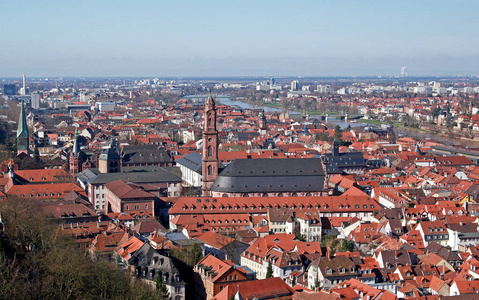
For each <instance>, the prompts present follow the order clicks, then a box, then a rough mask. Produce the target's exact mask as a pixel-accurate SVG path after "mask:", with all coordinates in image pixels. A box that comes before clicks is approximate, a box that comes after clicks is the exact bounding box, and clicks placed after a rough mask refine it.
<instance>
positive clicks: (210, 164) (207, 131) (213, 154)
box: [201, 91, 218, 197]
mask: <svg viewBox="0 0 479 300" xmlns="http://www.w3.org/2000/svg"><path fill="white" fill-rule="evenodd" d="M204 122H205V123H204V127H203V159H202V166H201V167H202V173H201V174H202V180H203V186H202V194H201V195H202V196H204V197H207V196H210V187H211V185H212V184H213V183H214V182H215V180H216V177H218V131H217V130H216V108H215V101H214V100H213V97H212V96H211V91H210V95H209V96H208V99H207V100H206V104H205V111H204Z"/></svg>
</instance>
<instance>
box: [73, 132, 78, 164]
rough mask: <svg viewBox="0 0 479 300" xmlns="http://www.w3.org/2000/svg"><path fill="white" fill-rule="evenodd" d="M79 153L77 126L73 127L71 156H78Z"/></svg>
mask: <svg viewBox="0 0 479 300" xmlns="http://www.w3.org/2000/svg"><path fill="white" fill-rule="evenodd" d="M78 153H80V142H79V141H78V127H77V128H75V141H74V142H73V156H74V157H78Z"/></svg>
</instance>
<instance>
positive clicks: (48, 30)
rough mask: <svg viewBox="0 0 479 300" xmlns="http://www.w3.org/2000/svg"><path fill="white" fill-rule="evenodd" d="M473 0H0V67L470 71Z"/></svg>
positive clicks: (191, 72) (477, 22)
mask: <svg viewBox="0 0 479 300" xmlns="http://www.w3.org/2000/svg"><path fill="white" fill-rule="evenodd" d="M478 11H479V1H474V0H470V1H466V0H449V1H442V0H434V1H420V0H413V1H406V0H401V1H399V0H397V1H392V0H391V1H390V0H377V1H366V0H351V1H346V0H344V1H342V0H335V1H333V0H330V1H325V0H312V1H298V0H296V1H293V0H291V1H281V0H272V1H262V0H252V1H246V0H242V1H239V0H238V1H233V0H219V1H208V0H196V1H186V0H185V1H181V0H169V1H159V0H158V1H146V0H145V1H141V0H137V1H133V0H130V1H123V0H57V1H49V0H21V1H20V0H0V76H21V74H23V73H25V74H27V75H29V76H236V75H245V76H247V75H251V76H253V75H255V76H257V75H259V76H260V75H265V76H280V75H294V76H296V75H303V76H333V75H334V76H337V75H358V76H361V75H364V76H366V75H398V74H399V72H400V68H401V67H402V66H406V67H407V71H408V73H409V75H411V76H413V75H479V52H478V49H479V18H478V17H477V12H478Z"/></svg>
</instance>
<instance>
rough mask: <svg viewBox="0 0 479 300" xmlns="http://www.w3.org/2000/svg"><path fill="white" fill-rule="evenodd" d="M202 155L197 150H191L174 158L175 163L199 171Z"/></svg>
mask: <svg viewBox="0 0 479 300" xmlns="http://www.w3.org/2000/svg"><path fill="white" fill-rule="evenodd" d="M201 160H202V156H201V154H200V153H198V152H192V153H190V154H188V155H185V156H183V157H181V158H179V159H177V160H176V163H177V164H179V165H182V166H184V167H186V168H188V169H190V170H192V171H193V172H197V173H201V164H202V161H201Z"/></svg>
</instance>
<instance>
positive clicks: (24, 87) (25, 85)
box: [21, 74, 27, 95]
mask: <svg viewBox="0 0 479 300" xmlns="http://www.w3.org/2000/svg"><path fill="white" fill-rule="evenodd" d="M21 94H22V95H26V94H27V77H26V76H25V74H23V88H22V92H21Z"/></svg>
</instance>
